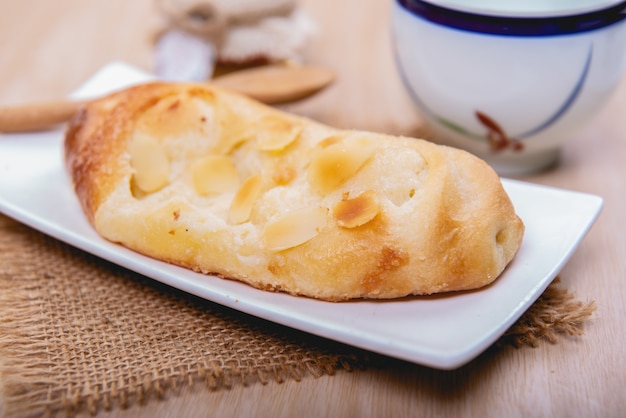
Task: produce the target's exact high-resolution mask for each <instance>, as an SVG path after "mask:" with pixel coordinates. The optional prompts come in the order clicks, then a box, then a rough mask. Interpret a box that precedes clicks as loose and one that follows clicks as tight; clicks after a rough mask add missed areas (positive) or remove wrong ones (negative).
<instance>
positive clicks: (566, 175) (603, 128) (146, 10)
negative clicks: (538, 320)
mask: <svg viewBox="0 0 626 418" xmlns="http://www.w3.org/2000/svg"><path fill="white" fill-rule="evenodd" d="M302 4H303V6H304V7H306V9H307V10H308V11H309V13H310V14H311V15H312V17H313V18H314V19H315V20H316V22H317V24H318V26H319V33H318V35H317V37H316V38H315V39H314V40H313V41H311V43H310V45H309V47H308V49H307V52H306V56H305V58H306V60H307V61H308V62H310V63H312V64H315V65H322V66H327V67H329V68H331V69H332V70H333V71H335V74H336V75H337V79H336V81H335V83H334V84H333V85H332V86H331V87H330V88H329V89H327V90H325V91H324V92H322V93H321V94H319V95H317V96H316V97H314V98H312V99H309V100H307V101H305V102H301V103H297V104H292V105H289V106H285V108H286V109H288V110H291V111H293V112H296V113H300V114H303V115H306V116H309V117H312V118H314V119H317V120H319V121H321V122H324V123H328V124H331V125H335V126H337V127H342V128H359V129H368V130H374V131H379V132H388V133H393V134H408V135H413V134H415V133H417V132H420V128H421V121H420V118H419V116H418V114H417V112H416V110H415V108H414V107H413V105H412V104H411V102H410V100H409V97H408V95H407V94H406V93H405V92H404V90H403V89H402V85H401V83H400V80H399V78H398V76H397V74H396V72H395V66H394V63H393V58H392V53H391V47H390V38H389V37H390V31H389V19H388V12H389V5H390V0H372V1H368V2H361V1H358V0H343V1H334V0H306V1H302ZM0 10H1V11H2V13H0V52H1V53H0V104H11V103H16V102H19V103H22V102H26V101H34V100H49V99H54V98H58V97H61V96H63V95H65V94H68V93H69V92H71V91H72V90H73V89H75V88H76V87H78V86H79V85H80V84H81V83H83V82H84V81H85V80H86V79H87V78H88V77H89V76H90V75H91V74H92V73H93V72H94V71H96V70H97V69H99V68H100V67H101V66H103V65H104V64H106V63H107V62H110V61H113V60H122V61H126V62H129V63H131V64H133V65H136V66H138V67H140V68H144V69H147V70H149V69H150V68H151V59H152V51H151V37H152V34H153V33H154V30H156V28H157V27H158V23H159V17H158V15H157V14H156V11H155V8H154V4H153V1H152V0H136V1H132V2H131V1H123V0H107V1H104V0H55V1H54V2H51V1H47V0H20V1H12V0H0ZM615 93H616V94H615V96H614V97H613V99H612V101H611V102H610V103H609V105H608V106H607V107H606V108H604V109H603V110H602V111H601V112H600V113H599V114H598V115H597V117H596V118H595V119H594V120H593V121H592V122H591V123H590V124H589V125H587V126H586V127H585V128H584V129H583V130H581V131H580V132H578V133H577V134H576V135H575V137H573V138H572V141H571V142H570V143H568V144H567V146H566V147H565V149H564V153H563V157H562V162H561V164H560V165H559V167H558V168H557V169H555V170H552V171H549V172H545V173H541V174H537V175H532V176H528V177H525V178H523V180H526V181H531V182H535V183H540V184H546V185H551V186H557V187H563V188H568V189H573V190H580V191H584V192H590V193H594V194H598V195H600V196H602V197H603V198H604V199H605V207H604V210H603V212H602V214H601V216H600V218H599V220H598V221H597V223H596V224H595V225H594V227H593V228H592V229H591V231H590V232H589V235H588V236H587V237H586V238H585V239H584V241H583V242H582V244H581V246H580V247H579V249H578V250H577V252H576V253H575V254H574V256H573V258H572V259H571V261H570V262H569V263H568V264H567V265H566V266H565V268H564V269H563V271H562V274H561V278H562V283H563V285H565V286H566V287H567V288H568V289H569V291H570V292H572V293H575V294H576V295H577V296H578V298H579V299H582V300H595V301H596V303H597V306H598V311H597V313H596V315H595V320H594V321H593V322H592V323H591V324H589V325H588V326H587V327H586V329H585V331H586V334H585V336H584V337H582V338H572V339H567V338H565V339H563V340H561V341H560V342H559V343H558V344H555V345H551V344H547V343H544V344H541V345H540V346H539V347H537V348H535V349H513V348H505V349H502V350H488V351H487V352H486V353H484V354H483V355H481V356H480V357H479V358H478V359H476V360H475V361H473V362H472V363H470V364H469V365H467V366H465V367H463V368H461V369H459V370H457V371H454V372H443V371H436V370H431V369H428V368H424V367H420V366H416V365H411V364H407V363H403V362H395V361H390V362H389V364H387V365H386V367H383V368H381V369H374V370H366V371H353V372H350V373H347V372H342V373H339V374H337V375H335V376H326V377H321V378H317V379H315V378H305V379H304V380H303V381H301V382H295V381H289V382H286V383H283V384H267V385H260V384H258V385H252V386H249V387H243V386H242V387H235V388H232V389H231V390H227V391H219V392H207V391H203V390H198V389H190V390H183V391H182V392H181V393H180V394H178V395H176V396H171V398H169V399H167V400H165V401H162V402H150V403H148V404H147V405H144V406H133V407H132V408H131V409H129V410H126V411H113V412H111V413H103V414H101V415H102V416H111V417H131V416H132V417H135V416H146V417H148V416H187V417H199V416H219V417H235V416H301V417H310V416H316V417H317V416H320V417H338V416H341V417H368V416H372V417H378V416H386V417H387V416H455V417H463V416H466V417H485V416H498V417H502V416H506V417H529V416H532V417H540V416H557V417H560V416H562V417H619V416H624V415H623V414H624V411H626V389H624V388H625V387H626V350H625V349H624V342H625V341H626V284H625V283H626V282H625V279H626V238H625V237H626V198H624V195H625V192H626V186H625V179H626V176H625V175H626V169H625V167H626V165H625V162H626V118H625V117H624V113H625V112H626V82H624V83H622V85H621V86H620V87H619V89H618V90H617V91H616V92H615ZM1 139H2V138H1V137H0V140H1ZM0 383H1V382H0Z"/></svg>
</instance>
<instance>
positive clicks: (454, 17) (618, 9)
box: [397, 0, 626, 36]
mask: <svg viewBox="0 0 626 418" xmlns="http://www.w3.org/2000/svg"><path fill="white" fill-rule="evenodd" d="M397 2H398V4H400V6H402V7H403V8H404V9H406V10H407V11H409V12H411V13H412V14H414V15H416V16H418V17H420V18H423V19H426V20H428V21H430V22H433V23H436V24H439V25H443V26H448V27H452V28H455V29H460V30H465V31H469V32H476V33H484V34H492V35H505V36H556V35H569V34H575V33H581V32H587V31H592V30H596V29H600V28H604V27H606V26H609V25H612V24H614V23H617V22H619V21H621V20H623V19H626V1H622V2H620V3H618V4H616V5H614V6H611V7H608V8H604V9H601V10H594V11H590V12H586V13H580V14H572V15H563V16H551V17H518V16H498V15H487V14H478V13H471V12H467V11H461V10H454V9H451V8H445V7H442V6H438V5H435V4H432V3H429V2H427V1H422V0H397Z"/></svg>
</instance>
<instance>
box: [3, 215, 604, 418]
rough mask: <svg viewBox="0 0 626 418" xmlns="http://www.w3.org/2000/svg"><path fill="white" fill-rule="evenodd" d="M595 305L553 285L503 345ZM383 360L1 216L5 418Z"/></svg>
mask: <svg viewBox="0 0 626 418" xmlns="http://www.w3.org/2000/svg"><path fill="white" fill-rule="evenodd" d="M594 309H595V306H594V303H593V302H591V303H582V302H579V301H576V300H575V299H574V298H573V297H572V296H571V295H570V294H569V293H568V292H567V291H566V290H564V289H563V288H561V287H559V286H554V285H552V286H551V287H549V288H548V290H547V291H546V292H545V293H544V295H543V296H542V297H541V298H540V299H539V300H538V301H537V302H536V303H535V304H534V306H533V307H532V308H531V309H530V310H529V311H527V313H526V314H525V315H524V316H523V317H522V318H521V319H520V320H519V321H518V323H517V324H516V325H515V326H514V327H512V328H511V330H510V331H509V332H508V333H507V334H506V335H505V336H504V337H502V338H501V340H500V341H499V343H498V344H499V345H501V344H506V345H510V344H513V345H517V346H533V345H536V344H537V343H539V342H540V341H542V340H548V341H551V342H555V341H556V340H557V337H559V336H560V335H564V334H570V335H580V334H581V327H582V325H583V323H584V322H585V321H586V320H587V319H588V318H589V317H590V316H591V314H592V312H593V310H594ZM495 349H498V348H497V347H496V348H495ZM385 364H387V365H388V366H389V367H397V362H395V363H394V362H387V363H386V362H385V359H384V357H383V356H377V355H373V354H371V353H368V352H365V351H363V350H359V349H356V348H353V347H349V346H345V345H342V344H339V343H334V342H331V341H328V340H325V339H322V338H318V337H314V336H311V335H308V334H306V333H303V332H299V331H295V330H292V329H288V328H285V327H282V326H278V325H275V324H272V323H269V322H266V321H263V320H260V319H256V318H253V317H250V316H248V315H245V314H242V313H239V312H235V311H232V310H230V309H228V308H224V307H221V306H219V305H216V304H213V303H211V302H208V301H205V300H201V299H199V298H196V297H193V296H190V295H188V294H184V293H182V292H180V291H177V290H176V289H172V288H169V287H166V286H164V285H161V284H159V283H157V282H155V281H153V280H150V279H147V278H144V277H142V276H140V275H137V274H135V273H132V272H129V271H127V270H124V269H122V268H120V267H117V266H115V265H112V264H110V263H107V262H105V261H102V260H100V259H98V258H96V257H93V256H91V255H89V254H86V253H84V252H82V251H79V250H76V249H74V248H72V247H70V246H67V245H65V244H63V243H61V242H59V241H56V240H54V239H52V238H49V237H47V236H45V235H43V234H41V233H38V232H36V231H34V230H32V229H30V228H28V227H26V226H23V225H21V224H19V223H17V222H15V221H13V220H11V219H9V218H7V217H5V216H3V215H0V402H3V404H2V406H0V408H3V410H0V415H2V414H3V415H4V416H20V417H21V416H42V415H43V416H46V415H57V414H59V415H69V416H71V415H74V414H76V413H79V412H80V413H85V412H89V413H91V414H96V413H97V412H98V411H102V410H112V409H115V408H124V407H128V406H130V405H131V404H134V403H138V402H148V401H152V400H155V401H156V400H157V399H159V398H163V397H165V396H166V395H167V394H169V393H171V392H174V393H175V392H176V391H178V390H180V389H181V388H183V387H185V386H190V385H203V386H205V387H206V388H208V389H209V390H221V389H224V388H228V387H232V386H233V385H250V384H265V383H268V382H270V381H277V382H283V381H285V380H296V381H299V380H300V379H302V378H306V377H317V376H321V375H324V374H328V375H332V374H334V373H335V372H337V371H340V370H341V371H344V370H352V369H355V368H356V369H367V368H373V367H385ZM394 364H395V366H391V365H394Z"/></svg>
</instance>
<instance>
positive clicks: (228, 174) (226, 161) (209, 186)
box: [191, 155, 239, 196]
mask: <svg viewBox="0 0 626 418" xmlns="http://www.w3.org/2000/svg"><path fill="white" fill-rule="evenodd" d="M191 174H192V177H193V185H194V188H195V189H196V192H197V193H198V194H199V195H202V196H206V195H209V194H215V193H226V192H234V191H235V190H237V188H238V187H239V174H238V173H237V168H236V167H235V163H234V162H233V160H232V158H230V157H228V156H224V155H209V156H206V157H204V158H201V159H199V160H197V161H195V162H194V163H193V165H192V166H191Z"/></svg>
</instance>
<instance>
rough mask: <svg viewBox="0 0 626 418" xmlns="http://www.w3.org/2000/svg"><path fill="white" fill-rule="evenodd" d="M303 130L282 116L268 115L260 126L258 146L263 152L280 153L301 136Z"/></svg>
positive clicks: (261, 121)
mask: <svg viewBox="0 0 626 418" xmlns="http://www.w3.org/2000/svg"><path fill="white" fill-rule="evenodd" d="M301 131H302V128H301V127H300V126H299V125H296V124H294V123H292V122H291V121H289V120H288V119H285V118H283V117H280V116H276V115H268V116H265V117H264V118H262V119H261V120H260V122H259V125H258V132H259V133H258V135H257V146H258V148H259V149H260V150H261V151H280V150H283V149H285V148H287V146H288V145H290V144H291V143H292V142H293V141H295V140H296V138H297V137H298V136H299V135H300V132H301Z"/></svg>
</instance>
